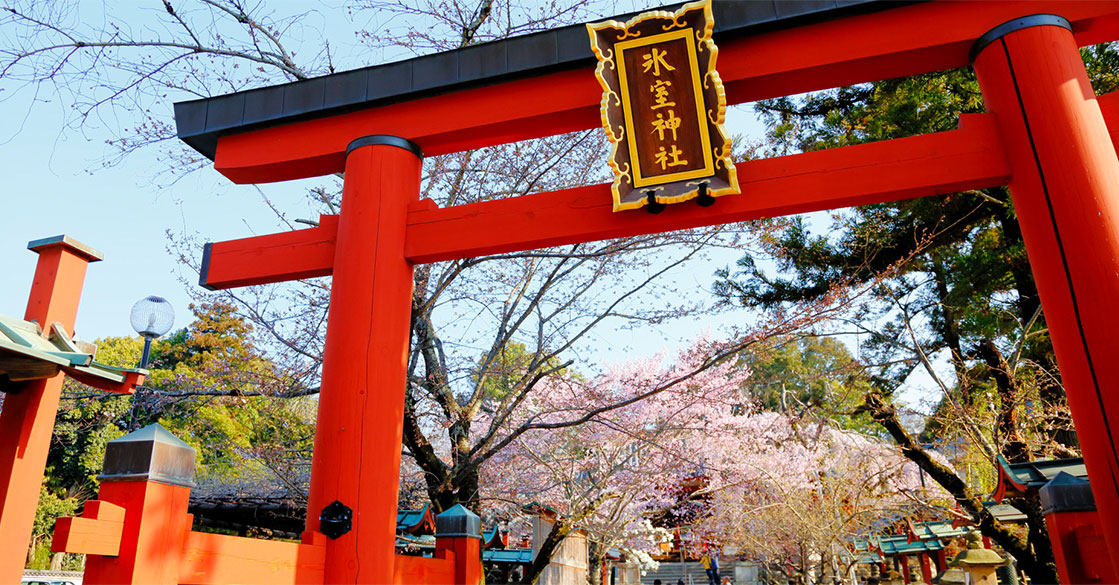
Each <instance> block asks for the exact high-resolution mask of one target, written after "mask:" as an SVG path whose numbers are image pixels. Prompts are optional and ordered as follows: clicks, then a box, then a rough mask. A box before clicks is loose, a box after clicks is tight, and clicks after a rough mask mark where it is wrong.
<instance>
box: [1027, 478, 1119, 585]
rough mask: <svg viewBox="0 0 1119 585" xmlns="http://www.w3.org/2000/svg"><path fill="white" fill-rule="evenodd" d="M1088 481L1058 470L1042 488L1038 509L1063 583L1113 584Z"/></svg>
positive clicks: (1114, 576) (1101, 529)
mask: <svg viewBox="0 0 1119 585" xmlns="http://www.w3.org/2000/svg"><path fill="white" fill-rule="evenodd" d="M1090 488H1091V486H1090V485H1089V484H1088V482H1086V481H1084V480H1082V479H1080V478H1078V477H1073V476H1071V475H1069V474H1067V473H1064V472H1061V473H1059V474H1057V477H1055V478H1053V479H1052V480H1050V481H1049V483H1047V484H1045V486H1044V487H1042V488H1041V509H1042V514H1044V515H1045V526H1046V528H1048V529H1049V539H1050V540H1051V541H1052V542H1053V557H1054V560H1056V562H1057V574H1058V575H1060V577H1061V582H1062V583H1115V582H1117V581H1119V579H1117V578H1116V572H1115V568H1114V567H1113V566H1112V564H1111V557H1110V556H1109V555H1108V554H1107V543H1106V542H1105V541H1104V538H1103V527H1102V526H1100V515H1099V513H1098V512H1097V511H1096V504H1095V501H1094V500H1093V499H1092V491H1091V489H1090Z"/></svg>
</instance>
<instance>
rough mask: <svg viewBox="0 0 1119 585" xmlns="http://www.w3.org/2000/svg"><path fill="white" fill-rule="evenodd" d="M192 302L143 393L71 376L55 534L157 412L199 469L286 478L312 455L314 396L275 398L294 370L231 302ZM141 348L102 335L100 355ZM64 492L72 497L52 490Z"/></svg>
mask: <svg viewBox="0 0 1119 585" xmlns="http://www.w3.org/2000/svg"><path fill="white" fill-rule="evenodd" d="M192 310H193V311H194V315H195V320H194V321H192V322H191V323H190V324H189V325H188V326H187V327H185V328H184V329H182V330H180V331H177V332H175V333H173V334H172V335H170V336H168V337H166V338H164V339H162V340H157V341H156V342H155V343H154V344H153V345H152V354H151V357H152V359H151V362H150V367H149V372H150V373H149V375H148V377H147V380H146V381H145V388H144V389H141V390H140V391H139V393H138V395H137V396H136V397H130V396H119V395H112V394H109V395H106V394H104V393H102V392H100V391H98V390H96V389H93V388H89V387H87V386H84V385H82V384H78V383H76V382H74V381H73V380H68V381H67V382H66V386H65V390H64V394H63V400H62V403H61V406H60V411H59V415H58V420H57V423H56V425H55V431H54V437H53V440H52V443H51V450H50V455H49V457H48V462H47V474H46V482H45V483H46V487H44V491H43V494H44V495H43V498H42V500H41V502H40V506H39V515H40V516H37V519H36V530H37V531H38V530H40V529H43V530H46V532H42V534H44V535H45V534H48V533H49V532H50V529H49V527H50V526H53V523H54V519H55V518H56V517H57V516H58V515H60V514H61V515H65V514H69V513H72V512H73V510H74V509H75V508H76V506H77V505H79V504H80V503H81V502H82V501H84V500H86V499H89V498H92V497H93V496H94V494H96V491H97V487H98V482H97V475H99V474H100V473H101V466H102V461H103V459H104V455H105V445H106V444H107V443H108V442H109V441H111V440H113V439H116V438H118V437H120V436H123V435H124V434H126V433H127V432H128V431H129V429H130V428H140V427H142V426H145V425H147V424H150V423H153V422H157V421H158V422H159V423H160V424H162V425H163V426H164V427H166V428H167V429H168V430H170V431H171V432H172V433H174V434H175V435H177V436H178V437H179V438H181V439H183V440H184V441H186V442H187V443H189V444H190V445H191V446H193V447H194V448H195V449H196V450H197V451H198V469H197V472H198V474H199V476H200V477H201V478H212V479H216V480H218V481H222V480H236V479H239V478H246V477H248V478H259V477H261V476H262V475H270V474H271V475H281V474H283V476H284V480H285V481H295V479H294V477H295V475H297V474H296V473H295V471H294V470H296V469H298V468H299V467H300V466H301V465H303V464H305V463H306V460H308V459H309V456H310V451H311V447H312V441H313V435H314V414H315V403H314V401H312V400H310V399H281V398H277V397H276V395H277V394H280V393H281V392H283V391H284V390H287V389H288V388H289V387H290V386H291V383H292V382H291V377H289V376H287V375H286V374H285V373H284V372H283V371H282V370H281V369H280V368H279V367H278V366H276V365H275V364H273V363H272V362H271V361H270V360H268V359H267V358H266V357H264V355H263V354H262V352H261V351H260V350H258V349H257V347H256V345H255V342H254V339H253V338H252V335H251V334H252V327H251V326H250V325H249V324H248V323H247V322H246V321H245V319H244V318H243V317H241V316H240V315H237V314H236V313H235V311H234V310H233V308H232V306H230V305H226V304H221V303H214V304H204V305H202V306H200V307H192ZM142 347H143V342H142V340H141V339H139V338H120V337H116V338H106V339H102V340H99V341H98V352H97V356H96V359H97V361H99V362H102V363H106V364H110V365H116V366H135V364H136V363H137V362H138V360H139V356H140V352H141V349H142ZM134 403H135V408H133V404H134ZM296 483H297V482H296ZM293 485H294V484H293ZM61 493H68V494H72V495H73V497H72V498H70V499H61V498H59V497H57V496H56V495H55V494H61ZM36 534H40V533H39V532H36ZM40 548H42V547H40ZM48 548H49V547H48ZM35 554H37V555H40V556H42V555H43V554H46V556H45V557H44V559H45V561H44V562H46V563H49V551H48V552H47V553H43V552H42V551H41V550H39V549H36V552H35Z"/></svg>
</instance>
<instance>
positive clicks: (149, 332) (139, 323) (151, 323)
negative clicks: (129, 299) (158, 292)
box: [129, 295, 175, 368]
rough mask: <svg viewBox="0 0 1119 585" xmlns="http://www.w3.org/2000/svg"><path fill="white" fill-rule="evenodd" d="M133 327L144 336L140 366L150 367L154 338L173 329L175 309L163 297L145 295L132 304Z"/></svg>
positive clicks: (131, 318)
mask: <svg viewBox="0 0 1119 585" xmlns="http://www.w3.org/2000/svg"><path fill="white" fill-rule="evenodd" d="M129 319H130V320H131V321H132V329H133V330H135V331H136V333H139V334H140V335H142V336H143V337H144V353H143V354H142V355H141V356H140V365H139V366H138V367H140V368H146V367H148V357H149V354H150V353H151V349H152V340H153V339H155V338H157V337H162V336H163V335H165V334H166V333H167V332H168V331H170V330H171V325H172V324H174V322H175V310H174V309H172V308H171V303H169V302H168V301H167V299H165V298H163V297H157V296H155V295H152V296H148V297H144V298H142V299H140V300H138V301H136V304H135V305H132V314H131V315H130V317H129Z"/></svg>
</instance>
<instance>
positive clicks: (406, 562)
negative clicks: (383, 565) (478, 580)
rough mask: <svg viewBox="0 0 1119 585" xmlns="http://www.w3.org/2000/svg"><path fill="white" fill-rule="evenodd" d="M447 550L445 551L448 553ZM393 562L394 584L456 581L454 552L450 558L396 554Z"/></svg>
mask: <svg viewBox="0 0 1119 585" xmlns="http://www.w3.org/2000/svg"><path fill="white" fill-rule="evenodd" d="M446 553H447V551H444V554H446ZM394 559H395V562H394V563H393V571H392V577H393V584H394V585H414V584H416V583H431V584H437V583H454V582H455V559H454V554H453V553H452V554H450V556H449V558H425V557H410V556H405V555H396V556H395V557H394Z"/></svg>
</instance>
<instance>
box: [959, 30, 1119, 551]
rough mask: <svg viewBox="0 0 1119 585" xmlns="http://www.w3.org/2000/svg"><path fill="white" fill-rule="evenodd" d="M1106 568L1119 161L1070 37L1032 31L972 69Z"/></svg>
mask: <svg viewBox="0 0 1119 585" xmlns="http://www.w3.org/2000/svg"><path fill="white" fill-rule="evenodd" d="M975 71H976V73H977V74H978V77H979V83H980V87H981V89H982V91H983V99H984V103H985V104H986V105H987V108H988V109H989V110H990V111H992V112H993V113H995V114H996V116H997V119H998V121H999V124H1000V128H1001V131H1002V134H1003V137H1004V143H1005V144H1006V148H1007V154H1008V155H1009V159H1010V164H1011V170H1012V172H1013V175H1012V177H1011V180H1010V183H1009V186H1010V193H1011V196H1012V197H1013V200H1014V208H1015V211H1016V213H1017V215H1018V222H1019V224H1020V225H1021V227H1022V235H1023V239H1024V240H1025V244H1026V251H1027V253H1028V254H1029V259H1030V266H1031V268H1032V270H1033V272H1034V277H1035V280H1036V282H1037V287H1038V292H1039V295H1040V297H1041V302H1042V306H1043V308H1044V311H1045V320H1046V324H1047V325H1048V327H1049V334H1050V336H1051V337H1052V340H1053V348H1054V350H1055V352H1056V355H1057V361H1058V363H1059V364H1060V368H1061V376H1062V381H1063V383H1064V387H1065V391H1066V394H1067V396H1068V403H1069V408H1070V409H1071V411H1072V415H1073V419H1074V421H1075V423H1076V430H1077V433H1078V434H1079V439H1080V445H1081V448H1082V450H1083V453H1084V463H1085V465H1086V467H1087V469H1088V477H1089V479H1090V481H1091V484H1092V493H1093V494H1094V495H1095V499H1096V505H1097V506H1098V509H1099V512H1100V516H1101V518H1102V520H1103V526H1104V530H1105V534H1106V537H1107V540H1108V546H1109V549H1110V551H1111V556H1112V561H1113V562H1115V561H1116V560H1119V442H1117V437H1116V434H1117V433H1119V372H1116V370H1115V369H1114V368H1113V367H1112V366H1114V365H1116V356H1119V336H1117V335H1115V328H1116V324H1119V303H1116V302H1115V299H1117V298H1119V160H1117V159H1116V152H1115V146H1114V144H1113V143H1112V141H1111V137H1110V135H1109V132H1108V129H1107V125H1106V123H1105V120H1104V117H1103V115H1102V113H1101V110H1100V107H1099V104H1098V103H1097V101H1096V98H1095V95H1094V94H1093V92H1092V87H1091V85H1090V83H1089V81H1088V76H1087V73H1086V72H1085V70H1084V64H1083V62H1082V61H1081V58H1080V53H1079V51H1078V50H1077V45H1076V40H1075V39H1074V38H1073V35H1072V34H1071V33H1070V32H1069V31H1067V30H1066V29H1064V28H1061V27H1057V26H1036V27H1032V28H1026V29H1023V30H1019V31H1016V32H1013V33H1010V34H1008V35H1006V36H1005V37H1003V39H1002V40H1001V41H996V42H994V43H992V44H991V45H989V46H988V47H986V48H985V49H984V50H983V52H982V53H981V54H980V55H979V57H978V58H977V60H976V62H975Z"/></svg>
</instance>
